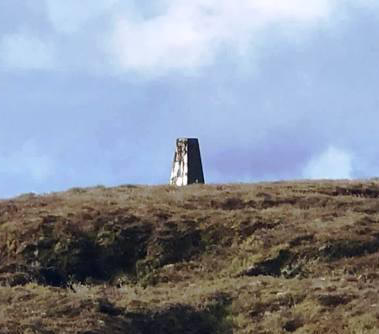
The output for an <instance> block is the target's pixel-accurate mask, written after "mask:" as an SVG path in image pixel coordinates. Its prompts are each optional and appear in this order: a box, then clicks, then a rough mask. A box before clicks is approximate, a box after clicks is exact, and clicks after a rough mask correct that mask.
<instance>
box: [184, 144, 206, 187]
mask: <svg viewBox="0 0 379 334" xmlns="http://www.w3.org/2000/svg"><path fill="white" fill-rule="evenodd" d="M192 183H204V173H203V165H202V163H201V155H200V146H199V141H198V139H196V138H188V184H192Z"/></svg>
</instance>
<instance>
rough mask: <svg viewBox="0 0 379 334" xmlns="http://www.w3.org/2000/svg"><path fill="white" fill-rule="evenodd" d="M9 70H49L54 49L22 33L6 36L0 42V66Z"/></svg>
mask: <svg viewBox="0 0 379 334" xmlns="http://www.w3.org/2000/svg"><path fill="white" fill-rule="evenodd" d="M1 65H3V66H6V67H7V68H10V69H21V70H25V69H32V70H41V69H51V68H52V67H53V66H54V48H53V46H52V45H51V44H50V43H46V42H44V41H42V40H41V39H39V38H37V37H35V36H31V35H28V34H23V33H15V34H8V35H5V36H3V38H2V39H1V40H0V66H1Z"/></svg>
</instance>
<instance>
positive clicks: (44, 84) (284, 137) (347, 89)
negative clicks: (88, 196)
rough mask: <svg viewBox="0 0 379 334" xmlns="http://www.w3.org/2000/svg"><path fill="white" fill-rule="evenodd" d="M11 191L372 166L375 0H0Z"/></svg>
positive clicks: (2, 104)
mask: <svg viewBox="0 0 379 334" xmlns="http://www.w3.org/2000/svg"><path fill="white" fill-rule="evenodd" d="M0 113H1V122H0V143H1V145H0V184H1V188H0V197H1V198H5V197H10V196H15V195H17V194H20V193H25V192H31V191H33V192H37V193H43V192H50V191H58V190H64V189H67V188H70V187H74V186H91V185H98V184H103V185H109V186H110V185H117V184H125V183H138V184H163V183H167V182H168V178H169V174H170V168H171V163H172V158H173V153H174V145H175V139H176V138H177V137H198V138H199V140H200V146H201V151H202V158H203V164H204V171H205V177H206V181H207V182H209V183H222V182H256V181H260V180H283V179H301V178H370V177H376V176H378V174H379V172H378V170H379V169H378V166H379V147H378V145H377V143H378V142H379V132H378V131H377V129H376V128H377V124H378V123H379V3H378V2H377V1H374V0H355V1H352V0H308V1H306V2H304V1H302V0H287V1H281V2H278V1H276V0H265V1H261V0H235V1H228V0H218V1H216V0H192V1H186V0H172V1H168V0H156V1H154V2H153V5H151V1H147V0H139V1H121V0H96V1H93V0H81V1H77V0H65V1H58V0H12V1H2V2H0Z"/></svg>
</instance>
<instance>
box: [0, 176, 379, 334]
mask: <svg viewBox="0 0 379 334" xmlns="http://www.w3.org/2000/svg"><path fill="white" fill-rule="evenodd" d="M5 333H28V334H31V333H43V334H48V333H81V334H85V333H86V334H95V333H99V334H100V333H114V334H118V333H133V334H134V333H135V334H148V333H154V334H166V333H169V334H181V333H185V334H216V333H217V334H224V333H230V334H231V333H241V334H242V333H254V334H263V333H267V334H268V333H274V334H280V333H304V334H305V333H315V334H316V333H319V334H329V333H330V334H332V333H333V334H340V333H344V334H345V333H347V334H350V333H352V334H365V333H367V334H374V333H375V334H377V333H379V182H378V181H377V180H371V181H365V182H358V181H355V182H347V181H325V182H321V181H320V182H305V181H303V182H280V183H262V184H251V185H194V186H188V187H183V188H176V187H169V186H155V187H142V186H141V187H140V186H130V185H125V186H120V187H116V188H105V187H95V188H89V189H79V188H74V189H71V190H69V191H66V192H62V193H54V194H49V195H44V196H36V195H33V194H27V195H22V196H19V197H17V198H14V199H11V200H3V201H0V334H5Z"/></svg>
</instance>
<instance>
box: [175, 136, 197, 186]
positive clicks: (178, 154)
mask: <svg viewBox="0 0 379 334" xmlns="http://www.w3.org/2000/svg"><path fill="white" fill-rule="evenodd" d="M192 183H204V174H203V166H202V164H201V156H200V146H199V141H198V140H197V138H178V139H177V140H176V151H175V155H174V162H173V164H172V170H171V177H170V184H172V185H176V186H186V185H187V184H192Z"/></svg>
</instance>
